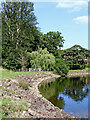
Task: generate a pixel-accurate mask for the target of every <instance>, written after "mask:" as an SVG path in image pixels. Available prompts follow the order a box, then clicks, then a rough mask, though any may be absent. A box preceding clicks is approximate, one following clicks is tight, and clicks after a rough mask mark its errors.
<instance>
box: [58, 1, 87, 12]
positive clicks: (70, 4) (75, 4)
mask: <svg viewBox="0 0 90 120" xmlns="http://www.w3.org/2000/svg"><path fill="white" fill-rule="evenodd" d="M87 5H88V0H60V1H59V3H58V5H57V7H60V8H71V9H72V10H73V11H79V10H80V9H82V8H83V7H84V6H87Z"/></svg>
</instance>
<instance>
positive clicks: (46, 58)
mask: <svg viewBox="0 0 90 120" xmlns="http://www.w3.org/2000/svg"><path fill="white" fill-rule="evenodd" d="M28 56H29V57H30V59H31V60H30V63H31V67H32V68H41V69H42V70H52V69H53V64H54V63H55V57H54V56H53V54H52V53H49V52H48V51H47V48H45V49H42V48H39V50H38V51H33V52H32V53H28Z"/></svg>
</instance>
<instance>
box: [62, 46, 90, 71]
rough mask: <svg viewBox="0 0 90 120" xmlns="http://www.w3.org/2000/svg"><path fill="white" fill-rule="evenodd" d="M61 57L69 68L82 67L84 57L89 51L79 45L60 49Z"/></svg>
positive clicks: (89, 53)
mask: <svg viewBox="0 0 90 120" xmlns="http://www.w3.org/2000/svg"><path fill="white" fill-rule="evenodd" d="M61 56H62V58H63V59H64V60H65V61H67V65H68V66H69V67H70V69H83V68H85V64H86V61H85V59H86V58H87V57H89V56H90V51H89V50H86V49H84V48H82V47H81V46H80V45H74V46H73V47H71V48H69V49H66V50H62V51H61Z"/></svg>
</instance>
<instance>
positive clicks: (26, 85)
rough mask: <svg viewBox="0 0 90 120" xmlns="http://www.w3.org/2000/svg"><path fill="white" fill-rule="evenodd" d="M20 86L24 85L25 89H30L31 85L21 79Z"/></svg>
mask: <svg viewBox="0 0 90 120" xmlns="http://www.w3.org/2000/svg"><path fill="white" fill-rule="evenodd" d="M19 87H22V88H23V89H25V90H29V85H28V84H27V83H25V82H23V81H19Z"/></svg>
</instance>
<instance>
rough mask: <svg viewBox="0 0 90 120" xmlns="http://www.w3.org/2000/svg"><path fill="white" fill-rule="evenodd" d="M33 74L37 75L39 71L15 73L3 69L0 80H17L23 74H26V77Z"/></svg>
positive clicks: (0, 71) (0, 72)
mask: <svg viewBox="0 0 90 120" xmlns="http://www.w3.org/2000/svg"><path fill="white" fill-rule="evenodd" d="M32 73H37V71H34V72H29V71H27V72H13V71H10V70H6V69H3V70H0V78H1V80H3V79H4V78H14V79H15V78H16V77H17V76H19V75H21V74H26V75H30V74H32Z"/></svg>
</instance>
